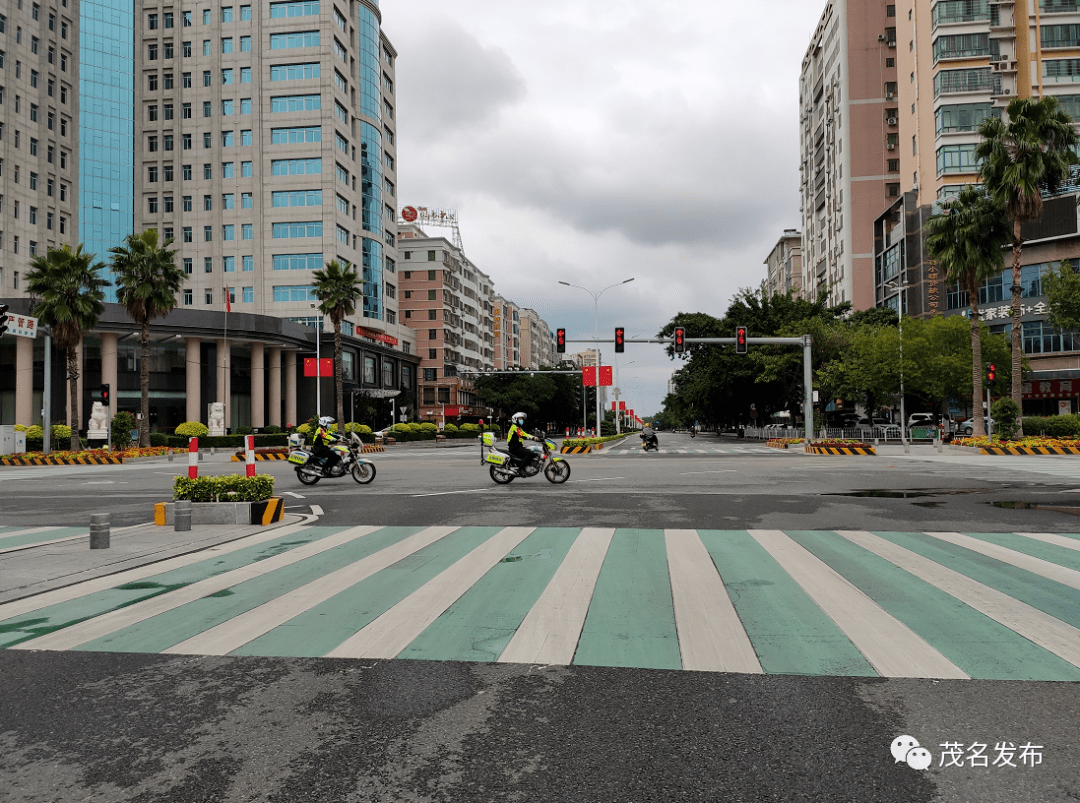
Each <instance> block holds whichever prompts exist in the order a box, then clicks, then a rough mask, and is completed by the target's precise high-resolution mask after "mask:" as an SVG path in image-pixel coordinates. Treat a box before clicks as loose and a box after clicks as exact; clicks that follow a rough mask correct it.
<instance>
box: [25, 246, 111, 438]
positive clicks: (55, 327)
mask: <svg viewBox="0 0 1080 803" xmlns="http://www.w3.org/2000/svg"><path fill="white" fill-rule="evenodd" d="M82 249H83V247H82V243H80V244H79V247H78V248H76V249H75V250H74V251H73V250H71V246H70V245H66V244H65V245H63V246H61V247H60V248H50V249H49V250H48V251H47V252H46V253H45V254H44V255H41V254H38V255H37V256H35V257H33V258H32V259H31V260H30V270H29V271H27V273H26V288H27V290H28V291H29V293H30V295H31V296H32V297H34V298H36V299H38V300H37V303H36V304H34V307H33V314H34V316H35V317H37V318H41V319H42V320H43V321H45V323H47V324H48V325H49V326H50V327H51V328H52V338H53V342H54V343H55V344H56V347H57V348H58V349H60V350H61V351H63V352H65V355H66V356H67V377H68V389H69V393H70V398H71V414H70V416H69V417H68V426H69V427H71V448H72V449H73V450H78V449H79V448H80V444H79V428H80V426H81V415H80V413H81V404H80V403H79V344H80V343H82V336H83V332H85V331H89V330H91V329H93V328H94V327H95V326H97V322H98V318H99V317H101V313H102V312H103V311H104V310H105V304H104V300H105V293H104V292H103V288H104V287H106V286H107V285H108V284H109V282H108V281H107V280H106V279H104V278H103V277H102V276H101V274H100V273H99V271H100V269H101V268H102V267H103V266H102V264H101V263H100V262H99V263H96V264H95V263H94V254H84V253H83V250H82ZM43 424H44V427H48V426H50V425H51V424H52V422H51V421H45V422H43ZM44 427H43V428H44Z"/></svg>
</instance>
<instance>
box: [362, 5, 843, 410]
mask: <svg viewBox="0 0 1080 803" xmlns="http://www.w3.org/2000/svg"><path fill="white" fill-rule="evenodd" d="M380 5H381V8H382V14H383V31H384V32H385V33H386V35H387V36H388V37H389V39H390V41H392V42H393V43H394V46H395V47H396V48H397V50H398V54H399V56H398V62H397V84H398V86H397V96H398V111H397V115H396V118H397V122H398V129H397V133H398V186H399V193H398V203H399V206H400V205H413V206H429V207H449V208H454V209H457V211H458V216H459V220H460V229H461V237H462V240H463V243H464V246H465V253H466V254H467V255H468V256H469V258H470V259H471V260H472V261H473V262H474V263H475V264H476V265H477V267H479V268H480V269H481V270H483V271H484V272H485V273H487V274H488V275H489V276H491V277H492V279H493V281H494V283H495V288H496V291H497V292H499V293H500V294H501V295H503V296H504V297H507V298H510V299H513V300H514V301H515V302H517V303H519V304H522V305H523V306H526V307H532V308H533V309H535V310H537V311H538V312H539V313H540V315H541V316H543V318H544V319H545V320H546V321H547V322H548V324H549V325H550V326H551V328H552V329H555V328H558V327H560V326H561V327H565V328H566V329H567V336H568V338H571V339H574V338H590V337H592V336H593V331H594V327H595V324H594V317H596V316H594V303H593V298H592V296H590V295H589V294H588V293H587V292H586V291H585V290H580V289H575V288H569V287H564V286H562V285H560V284H558V282H559V281H560V280H561V281H566V282H570V283H572V284H575V285H581V286H583V287H585V288H588V289H589V290H592V291H594V292H596V291H599V290H602V289H603V288H605V287H607V286H608V285H612V284H615V283H616V282H621V281H622V280H623V279H627V278H630V277H633V278H634V281H633V282H631V283H630V284H626V285H623V286H619V287H615V288H612V289H610V290H607V291H606V292H604V293H603V295H601V296H600V299H599V304H598V310H599V315H598V318H599V331H600V333H601V337H603V338H607V339H608V340H610V339H611V338H612V337H613V330H614V327H615V326H624V327H626V332H627V337H628V338H633V337H652V336H655V334H656V333H657V332H658V331H659V330H660V329H661V328H662V327H663V326H664V325H665V324H666V323H668V322H669V321H670V320H671V318H672V317H673V316H674V315H675V314H676V313H678V312H705V313H708V314H710V315H716V316H720V315H722V314H723V313H724V311H725V310H726V309H727V306H728V304H729V302H730V300H731V297H732V295H733V294H734V293H735V292H736V291H737V290H738V289H739V288H740V287H747V286H756V285H757V284H758V283H759V282H760V281H761V280H762V279H763V278H764V276H765V271H764V265H763V264H762V263H763V262H764V260H765V257H766V256H767V255H768V253H769V251H770V250H771V249H772V246H773V245H774V244H775V243H776V241H777V240H778V239H779V238H780V235H781V234H782V233H783V230H784V229H785V228H799V227H800V221H799V199H798V181H799V174H798V127H797V120H798V75H799V64H800V62H801V59H802V56H803V54H804V53H805V51H806V47H807V44H808V42H809V38H810V35H811V34H812V33H813V29H814V26H815V25H816V23H817V20H818V18H819V17H820V14H821V11H822V9H823V8H824V2H808V0H771V1H770V2H769V3H768V4H766V5H764V6H762V5H761V4H758V3H745V2H736V0H678V2H668V0H648V2H646V1H645V0H619V2H610V1H609V2H601V0H574V1H573V2H570V0H544V2H536V0H499V1H498V2H492V0H454V2H452V3H448V2H445V0H439V2H435V0H408V2H404V1H403V0H382V2H381V4H380ZM763 8H767V10H768V13H767V14H765V15H762V13H761V11H762V9H763ZM429 233H431V234H435V233H443V232H441V231H440V230H438V229H429ZM445 233H446V234H447V236H448V237H449V232H448V231H447V232H445ZM581 348H585V347H584V346H582V347H581ZM601 349H602V352H603V353H604V362H605V364H610V358H609V352H612V348H611V347H610V346H608V347H607V348H604V347H601ZM571 350H572V347H571ZM614 356H615V355H614V354H613V353H612V354H610V357H614ZM619 356H620V359H619V363H618V366H619V384H620V385H621V386H622V389H623V398H624V399H627V400H628V401H629V402H630V406H632V407H634V408H635V410H637V411H638V413H639V414H642V413H644V414H652V413H656V412H658V411H659V410H660V409H661V407H662V403H663V398H664V395H665V393H666V390H667V380H668V378H669V377H670V375H671V372H672V371H673V370H674V369H675V368H676V367H677V363H674V362H672V361H671V360H669V359H668V358H667V356H666V355H665V354H664V353H663V350H662V347H661V346H659V345H656V344H652V345H635V344H632V343H631V344H628V345H627V349H626V353H624V354H622V355H619ZM631 361H632V362H631Z"/></svg>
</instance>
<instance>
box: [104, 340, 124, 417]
mask: <svg viewBox="0 0 1080 803" xmlns="http://www.w3.org/2000/svg"><path fill="white" fill-rule="evenodd" d="M118 342H119V341H118V340H117V337H116V335H115V334H113V333H112V332H104V333H103V334H102V335H101V384H103V385H108V386H109V391H110V392H109V421H112V419H113V416H114V415H116V394H117V392H119V390H120V389H119V388H118V387H117V386H116V356H117V351H118V345H117V344H118Z"/></svg>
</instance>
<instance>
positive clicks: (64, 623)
mask: <svg viewBox="0 0 1080 803" xmlns="http://www.w3.org/2000/svg"><path fill="white" fill-rule="evenodd" d="M343 529H344V528H343V527H306V528H304V529H303V530H302V531H301V532H299V533H290V534H288V535H283V536H282V537H281V538H279V539H276V540H273V541H264V542H263V543H261V544H255V545H253V546H250V547H246V548H244V549H238V550H236V551H235V552H230V553H228V554H226V555H213V556H211V557H208V558H207V559H206V560H202V561H199V562H198V563H192V564H191V565H189V566H184V567H181V568H179V569H174V570H172V571H169V572H163V573H162V574H159V575H155V576H153V577H147V578H144V579H143V580H140V581H138V582H134V583H128V584H126V585H120V586H117V587H116V588H110V589H108V590H106V591H99V592H97V593H96V594H87V595H86V596H85V597H77V598H76V599H72V600H68V601H67V602H58V603H56V604H55V605H49V606H47V607H44V608H39V609H38V610H36V611H30V612H29V613H25V614H23V615H22V616H15V617H12V618H10V619H5V620H3V621H0V648H3V647H11V646H13V645H15V644H18V643H20V642H23V641H28V640H30V639H33V638H37V637H38V636H44V635H45V634H46V633H52V632H54V631H56V630H62V629H63V628H65V627H70V626H71V625H75V624H78V623H79V622H85V621H86V620H87V619H92V618H93V617H95V616H100V615H101V614H103V613H108V612H109V611H115V610H118V609H120V608H124V607H127V606H129V605H134V604H135V603H137V602H142V601H143V600H146V599H150V598H151V597H156V596H158V595H159V594H164V593H166V592H168V591H171V590H173V589H176V588H181V587H183V586H186V585H190V584H191V583H195V582H198V581H199V580H205V579H206V578H208V577H214V576H216V575H219V574H223V573H224V572H228V571H232V570H233V569H238V568H240V567H241V566H247V565H248V564H250V563H252V562H253V561H256V560H259V559H261V557H262V556H265V555H270V554H276V553H277V552H281V551H284V550H288V549H294V548H296V547H298V546H302V545H303V544H307V543H311V542H312V541H317V540H319V539H321V538H325V537H326V536H328V535H331V534H332V533H336V532H340V531H341V530H343Z"/></svg>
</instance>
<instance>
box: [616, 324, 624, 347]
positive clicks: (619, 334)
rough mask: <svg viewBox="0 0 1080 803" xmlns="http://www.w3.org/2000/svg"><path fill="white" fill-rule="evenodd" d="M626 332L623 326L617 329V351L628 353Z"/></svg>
mask: <svg viewBox="0 0 1080 803" xmlns="http://www.w3.org/2000/svg"><path fill="white" fill-rule="evenodd" d="M625 333H626V330H625V329H623V328H622V327H621V326H616V327H615V351H626V338H625Z"/></svg>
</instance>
